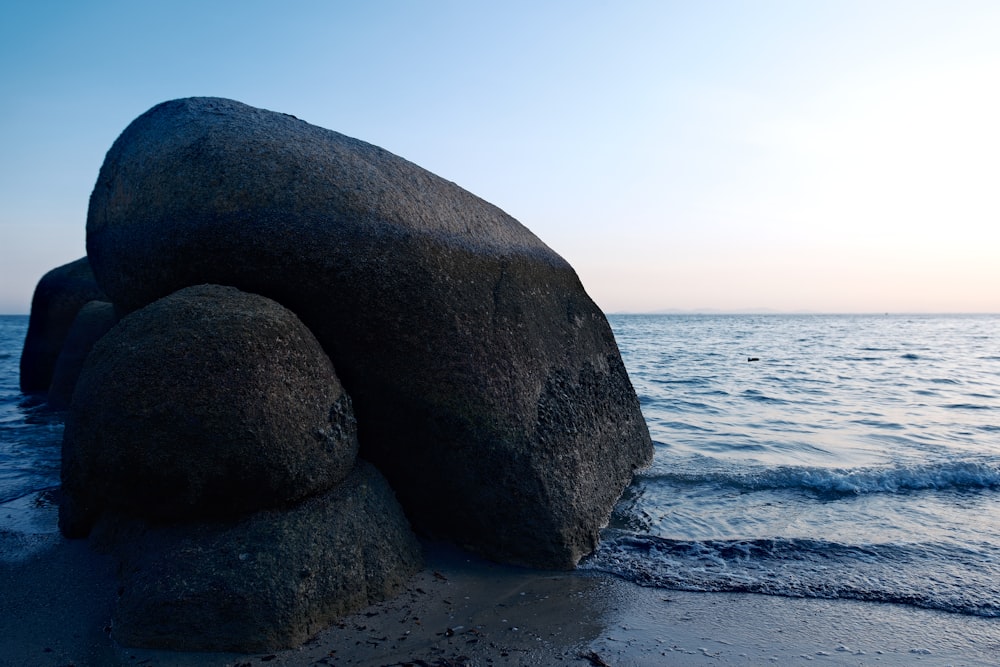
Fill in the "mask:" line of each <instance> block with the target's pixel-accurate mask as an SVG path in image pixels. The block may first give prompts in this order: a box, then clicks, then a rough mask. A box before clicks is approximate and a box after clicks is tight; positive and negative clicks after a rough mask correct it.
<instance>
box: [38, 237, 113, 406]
mask: <svg viewBox="0 0 1000 667" xmlns="http://www.w3.org/2000/svg"><path fill="white" fill-rule="evenodd" d="M94 299H99V300H107V297H106V296H105V295H104V292H103V291H101V288H100V287H98V286H97V282H96V281H95V280H94V273H93V271H91V269H90V262H89V261H88V260H87V258H86V257H84V258H82V259H78V260H76V261H75V262H70V263H69V264H64V265H63V266H60V267H58V268H55V269H52V270H51V271H49V272H48V273H46V274H45V275H44V276H42V279H41V280H39V281H38V285H37V286H36V287H35V293H34V295H33V296H32V298H31V317H30V318H29V320H28V334H27V336H26V337H25V341H24V348H23V349H22V350H21V391H23V392H25V393H32V392H43V391H48V388H49V384H50V383H51V382H52V372H53V370H54V369H55V366H56V360H57V359H58V358H59V352H60V351H61V350H62V347H63V342H64V341H65V340H66V335H67V334H68V333H69V329H70V326H72V324H73V320H74V319H75V318H76V314H77V313H78V312H79V311H80V308H82V307H83V306H84V304H86V303H87V302H88V301H93V300H94Z"/></svg>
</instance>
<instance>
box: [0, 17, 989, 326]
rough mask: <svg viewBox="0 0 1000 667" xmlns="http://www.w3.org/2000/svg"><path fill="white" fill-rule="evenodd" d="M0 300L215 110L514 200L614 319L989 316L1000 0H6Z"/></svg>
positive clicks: (61, 254) (68, 252) (14, 297)
mask: <svg viewBox="0 0 1000 667" xmlns="http://www.w3.org/2000/svg"><path fill="white" fill-rule="evenodd" d="M0 17H2V18H0V91H2V92H0V95H2V104H0V146H2V149H0V312H9V313H18V312H27V309H28V305H29V301H30V298H31V293H32V290H33V289H34V286H35V283H36V282H37V280H38V278H39V277H41V275H42V274H43V273H44V272H45V271H47V270H48V269H50V268H53V267H55V266H58V265H60V264H63V263H65V262H68V261H71V260H74V259H76V258H78V257H81V256H83V255H84V254H85V245H84V244H85V221H86V212H87V201H88V197H89V195H90V190H91V188H92V187H93V184H94V181H95V179H96V177H97V171H98V169H99V168H100V165H101V162H102V161H103V158H104V154H105V152H106V151H107V149H108V148H109V147H110V146H111V143H112V142H113V141H114V140H115V138H116V137H117V135H118V134H119V133H120V132H121V131H122V130H123V129H124V128H125V127H126V125H128V123H129V122H131V121H132V119H134V118H135V117H136V116H138V115H139V114H141V113H142V112H144V111H145V110H146V109H148V108H149V107H151V106H153V105H154V104H157V103H159V102H161V101H164V100H168V99H172V98H177V97H186V96H191V95H213V96H221V97H230V98H234V99H237V100H240V101H242V102H246V103H248V104H252V105H254V106H260V107H264V108H268V109H273V110H276V111H282V112H286V113H290V114H293V115H295V116H298V117H299V118H301V119H303V120H306V121H308V122H311V123H314V124H316V125H320V126H323V127H327V128H330V129H334V130H337V131H339V132H343V133H345V134H348V135H351V136H355V137H357V138H360V139H363V140H365V141H369V142H371V143H375V144H378V145H380V146H382V147H384V148H386V149H388V150H390V151H392V152H394V153H396V154H398V155H401V156H403V157H405V158H407V159H409V160H411V161H413V162H416V163H417V164H419V165H421V166H423V167H426V168H427V169H430V170H431V171H434V172H436V173H438V174H440V175H441V176H443V177H445V178H448V179H450V180H453V181H455V182H457V183H458V184H460V185H462V186H463V187H465V188H467V189H468V190H471V191H472V192H474V193H476V194H477V195H479V196H481V197H483V198H485V199H487V200H489V201H491V202H492V203H494V204H496V205H498V206H500V207H501V208H503V209H504V210H506V211H508V212H509V213H511V214H512V215H514V216H515V217H516V218H518V219H519V220H520V221H521V222H522V223H524V224H525V225H527V226H528V227H529V228H530V229H532V230H533V231H534V232H535V233H536V234H537V235H538V236H540V237H541V238H542V240H544V241H545V242H546V243H547V244H548V245H550V246H551V247H552V248H553V249H555V250H556V251H557V252H559V253H560V254H562V255H563V256H564V257H565V258H566V259H568V260H569V261H570V262H571V263H572V264H573V266H574V267H575V268H576V270H577V272H578V273H579V274H580V277H581V278H582V280H583V282H584V285H585V286H586V288H587V290H588V292H589V293H590V295H591V296H592V297H593V298H594V299H595V300H596V301H597V302H598V304H599V305H600V306H601V307H603V308H604V309H605V310H607V311H649V310H658V309H670V308H676V309H696V310H700V309H721V310H755V309H762V308H766V309H773V310H779V311H794V310H812V311H825V312H843V311H849V312H863V311H878V312H881V311H911V312H912V311H932V312H947V311H953V312H968V311H984V312H1000V2H996V1H993V0H990V1H984V2H969V1H962V0H947V1H944V0H942V1H938V2H922V1H920V0H905V1H898V2H896V1H890V0H863V1H857V2H856V1H852V0H828V1H827V0H808V1H804V0H787V1H769V0H758V1H754V2H750V1H746V2H732V1H728V2H727V1H722V0H714V1H712V2H700V1H694V0H685V1H684V2H671V1H668V0H661V1H649V2H646V1H632V2H630V1H628V0H622V1H620V2H597V1H591V2H588V1H586V0H574V1H566V2H544V1H542V0H536V1H533V2H520V1H512V0H505V1H504V2H491V3H487V2H473V1H471V0H469V1H454V2H445V1H434V0H427V1H424V2H418V1H416V0H410V1H405V2H404V1H389V0H367V1H365V2H360V1H359V2H336V1H334V0H327V1H324V2H295V1H294V0H289V1H288V2H284V3H276V2H256V1H253V0H243V1H241V2H205V1H204V0H200V1H198V2H192V1H188V0H174V1H171V2H135V0H128V1H127V2H111V1H101V0H95V1H91V2H48V1H46V0H35V1H34V2H6V3H4V5H3V8H2V9H0Z"/></svg>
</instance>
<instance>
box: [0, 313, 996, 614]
mask: <svg viewBox="0 0 1000 667" xmlns="http://www.w3.org/2000/svg"><path fill="white" fill-rule="evenodd" d="M609 319H610V320H611V324H612V327H613V328H614V330H615V335H616V336H617V339H618V344H619V347H620V348H621V351H622V356H623V358H624V360H625V365H626V366H627V367H628V369H629V372H630V375H631V378H632V382H633V384H634V385H635V388H636V391H637V393H638V395H639V399H640V401H641V404H642V410H643V414H644V415H645V417H646V421H647V422H648V424H649V429H650V432H651V433H652V436H653V440H654V442H655V443H656V455H655V459H654V462H653V465H652V466H651V467H650V468H649V469H648V470H646V471H644V472H643V473H642V474H641V475H640V476H639V477H638V478H637V479H636V481H635V483H634V484H633V485H632V486H631V487H630V488H629V489H628V490H627V492H626V494H625V496H624V497H623V499H622V501H621V502H620V503H619V505H618V507H617V509H616V510H615V513H614V516H613V517H612V523H611V525H610V527H609V528H608V529H607V530H606V531H605V533H604V539H603V541H602V544H601V546H600V548H599V549H598V551H597V552H596V553H595V554H594V555H593V556H591V557H590V558H588V559H587V560H585V562H584V563H583V565H582V567H583V569H585V570H594V571H606V572H610V573H612V574H615V575H617V576H620V577H624V578H626V579H629V580H631V581H634V582H636V583H637V584H640V585H643V586H655V587H662V588H671V589H684V590H694V591H735V592H751V593H764V594H771V595H784V596H797V597H820V598H850V599H858V600H871V601H885V602H898V603H903V604H910V605H916V606H920V607H927V608H932V609H940V610H944V611H948V612H952V613H956V614H967V615H973V616H984V617H1000V316H983V315H974V316H953V315H952V316H926V315H918V316H902V315H888V316H867V315H866V316H847V315H831V316H822V315H800V316H784V315H763V316H746V315H723V316H698V315H681V316H645V315H643V316H638V315H636V316H612V317H610V318H609ZM26 328H27V318H26V317H16V316H8V317H0V531H15V530H24V528H23V526H21V527H18V526H16V525H14V524H15V523H16V517H17V516H20V515H22V514H23V510H24V507H26V506H30V505H31V504H32V503H35V504H37V498H38V497H39V493H40V492H43V491H45V490H46V489H51V488H53V487H55V486H57V485H58V482H59V443H60V438H61V434H62V422H61V418H60V417H59V415H54V414H52V413H49V412H47V411H46V410H45V409H44V408H43V407H40V406H37V405H34V404H33V403H32V401H31V399H30V398H26V397H24V396H22V395H21V394H20V392H19V391H18V362H19V359H20V352H21V346H22V344H23V341H24V333H25V330H26ZM748 358H756V359H758V360H757V361H752V362H751V361H748ZM43 495H44V494H43ZM49 514H50V515H51V512H50V513H49ZM34 529H35V530H37V523H36V527H35V528H34ZM49 529H50V530H55V526H54V524H53V525H51V526H50V527H49Z"/></svg>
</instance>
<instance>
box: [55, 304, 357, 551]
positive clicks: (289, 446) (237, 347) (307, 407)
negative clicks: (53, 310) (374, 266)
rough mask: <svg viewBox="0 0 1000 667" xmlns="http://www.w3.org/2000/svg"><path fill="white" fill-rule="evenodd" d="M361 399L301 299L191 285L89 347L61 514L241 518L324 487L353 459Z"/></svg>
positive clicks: (78, 523) (67, 439)
mask: <svg viewBox="0 0 1000 667" xmlns="http://www.w3.org/2000/svg"><path fill="white" fill-rule="evenodd" d="M356 455H357V431H356V425H355V420H354V415H353V412H352V409H351V402H350V398H349V397H348V396H347V394H346V393H345V392H344V391H343V388H342V387H341V385H340V382H339V381H338V379H337V375H336V373H335V372H334V370H333V366H332V365H331V364H330V360H329V359H328V358H327V356H326V354H325V353H324V352H323V349H322V348H321V347H320V346H319V343H318V342H317V341H316V339H315V337H314V336H313V335H312V333H310V331H309V330H308V329H307V328H306V327H305V326H304V325H303V324H302V323H301V322H300V321H299V319H298V318H297V317H295V315H294V314H292V313H291V312H290V311H289V310H287V309H285V308H283V307H282V306H280V305H278V304H277V303H275V302H274V301H271V300H270V299H266V298H264V297H261V296H258V295H255V294H246V293H244V292H240V291H239V290H237V289H235V288H232V287H220V286H215V285H201V286H196V287H190V288H187V289H184V290H181V291H179V292H177V293H175V294H171V295H169V296H167V297H164V298H163V299H160V300H158V301H156V302H155V303H153V304H151V305H149V306H147V307H146V308H143V309H142V310H139V311H136V312H134V313H132V314H130V315H128V316H127V317H125V318H123V319H122V320H121V321H120V322H119V323H118V324H117V325H115V327H114V328H112V329H111V331H109V332H108V333H107V334H105V335H104V336H103V337H102V338H101V339H100V340H99V341H98V342H97V344H96V345H94V347H93V349H92V350H91V352H90V355H89V356H88V357H87V360H86V363H85V364H84V367H83V370H82V372H81V373H80V377H79V380H78V381H77V385H76V390H75V391H74V393H73V400H72V403H71V405H70V410H69V412H68V413H67V418H66V430H65V433H64V437H63V471H62V478H63V492H64V496H65V501H64V502H63V504H62V506H61V508H60V525H61V527H62V529H63V532H64V533H65V534H67V535H68V536H79V535H84V534H86V533H87V531H88V530H89V528H90V525H91V524H92V522H93V521H94V519H95V518H96V517H97V515H98V514H99V513H100V512H101V511H103V510H104V509H105V508H110V509H115V510H118V511H120V512H127V513H132V514H136V515H138V516H142V517H146V518H150V519H157V520H175V519H185V518H205V517H231V516H237V515H239V514H242V513H245V512H249V511H253V510H256V509H260V508H270V507H281V506H286V505H288V504H291V503H294V502H296V501H299V500H301V499H303V498H305V497H307V496H310V495H313V494H315V493H319V492H321V491H325V490H327V489H329V488H331V487H332V486H333V485H334V484H336V483H337V482H339V481H340V480H342V479H343V478H344V477H346V476H347V474H348V472H350V470H351V468H352V467H353V466H354V462H355V458H356Z"/></svg>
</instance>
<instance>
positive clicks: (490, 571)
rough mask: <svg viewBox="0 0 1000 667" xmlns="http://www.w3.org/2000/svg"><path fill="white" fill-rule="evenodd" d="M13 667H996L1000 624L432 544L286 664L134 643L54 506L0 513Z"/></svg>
mask: <svg viewBox="0 0 1000 667" xmlns="http://www.w3.org/2000/svg"><path fill="white" fill-rule="evenodd" d="M0 513H2V518H3V519H4V522H3V523H4V526H6V527H7V528H5V529H4V530H3V531H2V532H0V638H2V641H0V645H2V646H3V649H2V655H0V665H4V666H7V665H10V666H12V667H13V666H26V665H37V666H39V667H49V666H51V667H65V666H66V665H77V666H82V665H163V666H167V665H177V666H188V665H207V666H218V667H222V666H236V665H241V666H242V665H257V664H269V665H289V666H300V665H301V666H305V665H344V666H348V665H349V666H354V667H374V666H382V665H421V666H422V665H434V666H449V665H455V666H457V665H496V666H501V665H558V664H564V665H580V666H582V667H585V666H587V665H597V666H601V665H612V666H614V667H626V666H646V665H761V664H765V665H766V664H781V665H784V664H806V663H816V664H831V665H994V664H996V662H997V659H998V656H1000V621H998V620H995V619H985V618H971V617H967V616H960V615H955V614H946V613H940V612H933V611H927V610H922V609H917V608H911V607H907V606H901V605H890V604H874V603H861V602H852V601H845V600H835V601H824V600H813V599H790V598H781V597H769V596H759V595H742V594H729V593H687V592H678V591H669V590H662V589H652V588H642V587H639V586H636V585H634V584H631V583H629V582H626V581H622V580H620V579H617V578H613V577H608V576H604V575H599V574H593V573H587V572H585V571H576V572H539V571H532V570H524V569H520V568H514V567H506V566H500V565H496V564H493V563H489V562H485V561H482V560H480V559H477V558H474V557H472V556H470V555H468V554H466V553H464V552H461V551H459V550H457V549H454V548H452V547H449V546H446V545H440V544H425V550H426V555H427V567H426V568H425V569H424V570H423V571H422V572H421V573H419V574H418V575H417V576H416V577H414V578H413V579H412V580H411V581H410V582H409V584H408V585H407V586H406V589H405V590H404V591H403V592H402V593H401V594H400V595H399V596H398V597H396V598H395V599H393V600H390V601H387V602H384V603H381V604H378V605H374V606H372V607H370V608H368V609H366V610H363V611H362V612H359V613H357V614H355V615H352V616H350V617H347V618H344V619H343V620H342V621H341V622H339V623H337V624H335V625H333V626H332V627H330V628H328V629H327V630H325V631H323V632H321V633H320V634H319V635H318V636H316V637H315V638H314V639H312V640H311V641H309V642H307V643H306V644H305V645H304V646H302V647H300V648H297V649H292V650H285V651H275V652H273V653H255V654H247V655H240V654H232V653H174V652H165V651H151V650H143V649H134V648H126V647H120V646H118V645H117V644H115V642H114V641H113V637H114V631H113V628H112V627H111V614H112V607H113V604H114V597H115V591H116V584H115V576H114V563H113V561H112V560H111V559H110V558H107V557H104V556H101V555H98V554H96V553H94V552H93V551H92V550H91V549H90V548H89V546H88V545H87V543H86V542H85V541H79V540H77V541H67V540H64V539H63V538H61V537H60V536H59V535H58V534H57V533H56V532H54V531H53V530H52V526H54V523H52V522H53V521H54V508H52V507H42V508H38V507H35V506H34V505H32V504H31V503H27V502H25V501H18V503H14V504H7V505H5V506H3V508H2V509H0Z"/></svg>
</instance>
